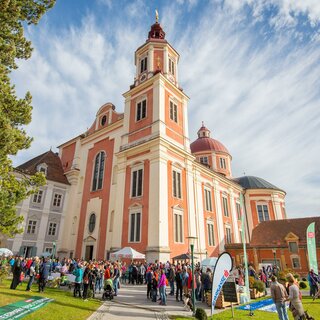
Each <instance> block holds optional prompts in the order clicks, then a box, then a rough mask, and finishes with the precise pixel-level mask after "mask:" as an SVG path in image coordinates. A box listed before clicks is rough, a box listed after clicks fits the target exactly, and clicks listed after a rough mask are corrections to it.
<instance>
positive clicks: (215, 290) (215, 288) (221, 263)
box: [211, 252, 232, 314]
mask: <svg viewBox="0 0 320 320" xmlns="http://www.w3.org/2000/svg"><path fill="white" fill-rule="evenodd" d="M231 270H232V258H231V256H230V254H229V253H228V252H223V253H221V254H220V256H219V257H218V260H217V263H216V265H215V267H214V271H213V279H212V301H211V314H213V310H214V307H215V305H216V302H217V299H218V296H219V293H220V291H221V289H222V287H223V285H224V283H225V282H226V280H227V279H228V277H229V275H230V271H231Z"/></svg>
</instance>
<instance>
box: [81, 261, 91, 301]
mask: <svg viewBox="0 0 320 320" xmlns="http://www.w3.org/2000/svg"><path fill="white" fill-rule="evenodd" d="M90 278H91V271H90V268H89V266H88V265H87V266H86V267H85V269H84V272H83V276H82V284H83V293H82V298H83V300H84V301H88V289H89V284H90V280H91V279H90Z"/></svg>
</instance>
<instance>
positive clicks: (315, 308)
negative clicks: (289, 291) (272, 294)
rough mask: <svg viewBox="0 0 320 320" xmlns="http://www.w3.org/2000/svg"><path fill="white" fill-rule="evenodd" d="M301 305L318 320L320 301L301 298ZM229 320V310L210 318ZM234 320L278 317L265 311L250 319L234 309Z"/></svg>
mask: <svg viewBox="0 0 320 320" xmlns="http://www.w3.org/2000/svg"><path fill="white" fill-rule="evenodd" d="M302 303H303V306H304V309H305V310H307V311H308V313H309V315H311V316H313V317H314V318H315V319H320V299H317V300H315V301H312V299H311V298H310V297H303V300H302ZM288 313H289V319H290V320H293V317H292V315H291V312H290V311H289V312H288ZM172 319H176V320H182V319H194V318H192V317H190V318H182V317H172ZM208 319H209V318H208ZM230 319H232V314H231V309H228V310H225V311H223V312H221V313H219V314H217V315H214V316H213V317H212V320H230ZM234 319H235V320H241V319H247V320H248V319H257V320H258V319H259V320H277V319H278V316H277V314H276V313H271V312H266V311H254V315H253V316H252V317H250V316H249V312H248V311H242V310H236V309H235V310H234Z"/></svg>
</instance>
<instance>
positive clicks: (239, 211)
mask: <svg viewBox="0 0 320 320" xmlns="http://www.w3.org/2000/svg"><path fill="white" fill-rule="evenodd" d="M236 209H237V217H238V220H241V206H240V203H239V202H236Z"/></svg>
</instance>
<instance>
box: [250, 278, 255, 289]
mask: <svg viewBox="0 0 320 320" xmlns="http://www.w3.org/2000/svg"><path fill="white" fill-rule="evenodd" d="M255 281H256V279H255V278H254V277H249V287H250V288H254V283H255Z"/></svg>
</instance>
